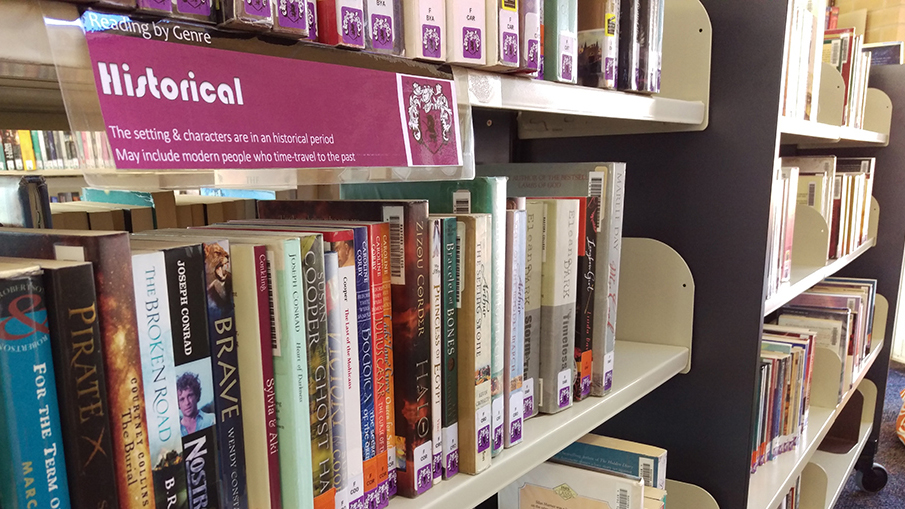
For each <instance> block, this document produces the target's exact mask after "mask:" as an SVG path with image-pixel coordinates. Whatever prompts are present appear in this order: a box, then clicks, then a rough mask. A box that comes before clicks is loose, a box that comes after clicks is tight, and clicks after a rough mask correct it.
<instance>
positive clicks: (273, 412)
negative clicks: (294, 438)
mask: <svg viewBox="0 0 905 509" xmlns="http://www.w3.org/2000/svg"><path fill="white" fill-rule="evenodd" d="M270 258H271V257H269V256H268V253H267V247H266V246H255V250H254V264H255V281H256V285H255V290H256V298H257V305H258V330H259V331H260V332H259V334H260V340H261V344H260V349H261V377H262V380H263V383H264V395H263V396H264V419H265V421H264V424H265V427H264V429H265V431H266V433H267V472H268V481H269V483H270V508H271V509H280V508H281V507H283V504H282V497H281V494H280V454H279V452H280V442H279V434H278V428H277V402H276V390H275V388H276V380H275V379H274V373H273V345H274V344H275V343H276V341H277V336H276V327H275V325H276V324H275V321H276V318H277V317H276V315H275V314H274V312H273V311H274V299H273V291H274V288H273V284H272V283H271V280H272V279H273V271H272V267H271V263H270Z"/></svg>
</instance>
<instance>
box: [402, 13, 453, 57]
mask: <svg viewBox="0 0 905 509" xmlns="http://www.w3.org/2000/svg"><path fill="white" fill-rule="evenodd" d="M402 1H403V19H404V20H405V38H404V39H405V56H406V57H408V58H414V59H417V60H429V61H439V62H443V61H445V60H446V37H447V36H448V34H447V33H446V5H445V1H444V0H402Z"/></svg>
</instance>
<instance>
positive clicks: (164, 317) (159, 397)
mask: <svg viewBox="0 0 905 509" xmlns="http://www.w3.org/2000/svg"><path fill="white" fill-rule="evenodd" d="M132 276H133V281H134V293H135V302H136V306H135V307H136V311H137V313H138V341H139V344H140V347H141V362H142V370H141V371H142V379H143V381H144V389H145V401H146V402H149V403H150V402H153V404H147V405H146V406H145V412H146V414H147V417H148V428H149V429H148V431H149V433H150V434H149V436H148V445H149V447H150V449H151V458H154V459H155V460H158V459H162V460H164V461H161V462H160V463H158V464H155V465H154V466H153V470H152V473H151V480H152V482H153V485H154V496H155V499H156V501H157V507H158V508H161V509H166V508H167V507H168V506H169V505H170V503H171V501H172V500H176V499H178V496H179V494H178V490H177V489H176V486H177V485H176V482H175V480H176V478H181V479H184V478H185V474H186V472H185V466H184V464H183V463H182V462H177V463H169V462H167V461H166V459H167V458H176V457H179V455H180V454H181V453H182V441H181V438H182V436H181V434H180V433H178V432H177V430H176V429H175V425H176V423H178V422H179V420H180V416H179V401H178V398H177V393H176V361H175V358H174V356H173V332H172V329H171V320H170V308H169V296H168V288H167V280H166V262H165V259H164V254H163V253H162V252H160V251H155V252H151V253H142V254H134V255H132Z"/></svg>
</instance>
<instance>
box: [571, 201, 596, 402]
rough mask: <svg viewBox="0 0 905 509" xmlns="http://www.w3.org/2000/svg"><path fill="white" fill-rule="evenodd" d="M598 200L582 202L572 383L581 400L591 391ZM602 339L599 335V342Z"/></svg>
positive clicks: (577, 398)
mask: <svg viewBox="0 0 905 509" xmlns="http://www.w3.org/2000/svg"><path fill="white" fill-rule="evenodd" d="M599 204H600V201H599V200H598V198H597V197H596V196H590V197H588V199H587V202H586V203H585V205H586V206H585V217H584V218H583V220H584V222H585V238H584V239H578V242H584V244H585V245H584V254H583V255H579V257H578V284H577V287H578V288H577V290H576V292H575V293H576V299H575V305H576V310H575V320H576V323H575V369H574V370H573V374H574V376H575V384H574V387H573V388H572V394H574V395H575V400H576V401H580V400H583V399H585V398H587V397H588V396H589V395H590V394H591V370H592V362H591V346H592V345H593V341H594V297H595V293H596V292H595V283H596V279H597V278H596V267H595V264H596V263H597V225H598V224H599V218H598V217H597V214H598V211H599V208H600V207H599ZM602 340H603V339H602V338H601V341H602Z"/></svg>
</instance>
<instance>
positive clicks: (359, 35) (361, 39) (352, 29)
mask: <svg viewBox="0 0 905 509" xmlns="http://www.w3.org/2000/svg"><path fill="white" fill-rule="evenodd" d="M340 14H341V15H342V17H343V25H342V26H343V33H342V40H343V44H348V45H350V46H359V47H364V45H365V31H364V28H365V27H364V21H363V17H362V14H361V9H353V8H351V7H343V8H342V10H341V12H340Z"/></svg>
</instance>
